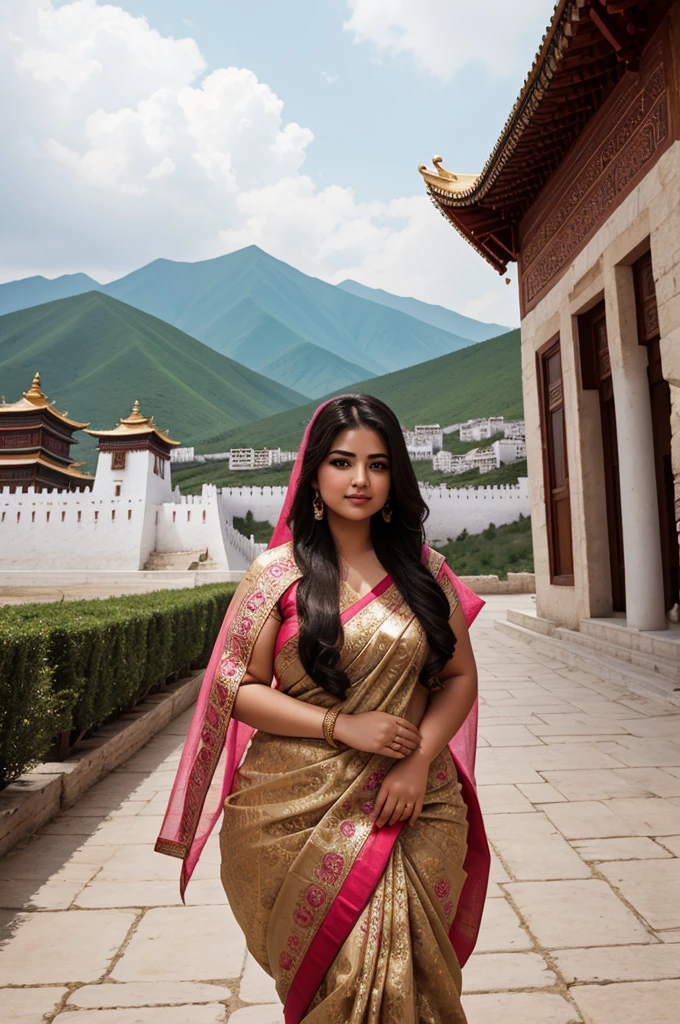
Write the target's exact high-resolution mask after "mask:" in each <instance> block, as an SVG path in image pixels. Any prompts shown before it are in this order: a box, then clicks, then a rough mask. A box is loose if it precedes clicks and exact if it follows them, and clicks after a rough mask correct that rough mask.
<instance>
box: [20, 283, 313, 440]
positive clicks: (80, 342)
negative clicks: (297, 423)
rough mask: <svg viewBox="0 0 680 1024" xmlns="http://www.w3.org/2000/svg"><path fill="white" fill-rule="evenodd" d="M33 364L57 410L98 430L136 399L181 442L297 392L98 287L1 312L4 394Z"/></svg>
mask: <svg viewBox="0 0 680 1024" xmlns="http://www.w3.org/2000/svg"><path fill="white" fill-rule="evenodd" d="M36 369H40V371H41V377H42V383H43V387H44V390H45V392H46V393H47V394H48V395H49V397H50V399H51V400H54V401H55V404H56V407H57V408H58V409H59V408H69V409H70V410H71V412H72V414H73V415H74V416H76V417H77V418H78V419H80V420H89V421H91V422H92V423H93V424H94V426H96V427H101V428H107V427H110V426H113V425H114V423H116V422H117V420H118V419H119V418H120V417H121V416H124V415H127V413H128V412H129V408H130V407H131V405H132V402H133V401H134V399H139V401H140V403H141V404H142V408H143V410H144V411H145V412H146V414H147V415H152V414H153V415H154V416H155V418H156V420H157V422H159V423H162V424H163V429H165V427H168V428H169V430H170V434H171V436H174V438H175V440H179V441H181V442H182V443H183V444H191V443H192V442H193V440H194V439H196V438H197V437H199V436H204V435H205V434H206V433H209V432H211V431H212V430H214V427H215V426H217V425H218V424H222V429H229V428H230V427H233V426H236V425H237V424H238V423H240V422H246V421H254V420H257V419H261V418H262V417H263V416H266V415H269V414H270V413H271V409H272V408H276V407H278V410H279V411H280V410H283V409H291V408H295V407H296V406H297V405H301V404H303V403H304V402H305V400H306V396H304V395H301V394H298V393H297V392H295V391H293V390H292V389H290V388H286V387H284V386H283V385H280V384H277V383H276V382H275V381H273V380H271V379H270V378H268V377H266V376H264V375H262V374H258V373H256V372H255V371H253V370H250V369H248V368H247V367H244V366H242V365H240V364H239V363H237V362H235V361H234V360H232V359H230V358H228V357H227V356H223V355H221V354H220V353H218V352H215V351H214V349H211V348H210V347H209V346H207V345H204V344H203V343H202V342H200V341H197V340H196V339H195V338H192V337H191V336H190V335H188V334H186V333H185V332H183V331H180V330H178V329H177V328H175V327H172V326H170V325H169V324H167V323H165V322H164V321H161V320H158V318H156V317H151V316H149V314H147V313H143V312H142V311H141V310H139V309H137V308H136V307H134V306H130V305H128V304H126V303H123V302H121V301H120V300H118V299H114V298H112V297H111V296H108V295H104V294H102V293H101V292H100V291H90V292H86V293H83V294H81V295H77V296H71V297H69V298H65V299H57V300H55V301H53V302H50V303H43V304H41V305H39V306H33V307H30V308H29V309H26V310H19V311H15V312H13V313H8V314H6V315H5V316H2V317H0V373H1V374H2V380H3V391H4V392H5V396H6V399H7V401H8V402H13V401H16V400H18V399H19V398H20V396H21V394H22V392H23V391H25V390H26V389H27V386H28V384H29V383H30V380H31V378H32V376H33V374H34V373H35V370H36ZM180 411H181V412H180ZM218 429H220V428H219V427H218Z"/></svg>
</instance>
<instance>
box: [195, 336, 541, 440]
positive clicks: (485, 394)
mask: <svg viewBox="0 0 680 1024" xmlns="http://www.w3.org/2000/svg"><path fill="white" fill-rule="evenodd" d="M345 392H364V393H366V394H368V395H375V396H376V397H377V398H381V399H382V400H383V401H384V402H387V404H388V405H389V406H391V408H392V409H394V411H395V413H396V414H397V416H398V417H399V419H400V421H401V423H402V425H403V426H405V427H411V428H413V427H414V426H415V424H416V423H441V425H442V426H443V427H444V426H448V424H450V423H458V422H464V421H465V420H468V419H473V418H475V417H478V416H489V415H492V414H493V415H498V416H505V418H506V419H521V418H522V417H523V416H524V410H523V404H522V373H521V362H520V334H519V331H518V330H517V331H510V332H509V333H507V334H502V335H501V336H500V337H498V338H491V339H490V340H489V341H483V342H480V343H479V344H478V345H470V346H469V347H468V348H463V349H460V350H459V351H457V352H451V353H449V354H448V355H444V356H439V357H438V358H437V359H428V360H427V362H424V363H418V364H417V365H416V366H409V367H407V368H406V369H404V370H397V371H396V372H395V373H387V374H384V375H382V376H380V377H373V378H371V379H370V380H366V381H360V382H359V383H357V384H354V385H352V386H351V387H347V388H344V389H343V390H342V391H338V392H335V394H342V393H345ZM326 397H328V396H326ZM317 405H319V401H314V402H310V403H308V404H306V405H301V406H299V407H298V408H296V409H289V410H287V411H286V412H282V413H277V414H276V415H272V416H267V417H266V419H262V420H260V421H259V422H257V423H249V424H248V425H247V426H246V425H245V424H244V425H242V426H239V427H236V428H233V429H230V430H228V431H224V432H220V431H215V432H213V433H211V434H206V435H205V437H204V438H203V440H202V441H201V442H200V443H198V444H197V446H196V447H197V450H198V451H199V452H221V451H229V449H230V448H241V447H245V448H264V447H265V446H266V447H269V448H276V447H281V448H283V449H284V450H295V449H296V448H298V447H299V445H300V441H301V440H302V435H303V433H304V430H305V427H306V426H307V424H308V422H309V420H310V419H311V417H312V415H313V413H314V410H315V409H316V407H317ZM478 446H479V445H478V444H477V443H475V444H472V445H471V447H473V448H474V447H478Z"/></svg>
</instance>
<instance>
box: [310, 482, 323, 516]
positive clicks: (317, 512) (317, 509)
mask: <svg viewBox="0 0 680 1024" xmlns="http://www.w3.org/2000/svg"><path fill="white" fill-rule="evenodd" d="M312 506H313V508H314V518H315V519H316V520H317V521H319V520H321V519H323V510H324V504H323V498H322V497H321V491H319V490H317V492H316V494H315V496H314V501H313V502H312Z"/></svg>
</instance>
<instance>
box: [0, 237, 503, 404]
mask: <svg viewBox="0 0 680 1024" xmlns="http://www.w3.org/2000/svg"><path fill="white" fill-rule="evenodd" d="M93 289H96V290H98V291H101V292H102V293H103V294H105V295H110V296H111V297H113V298H116V299H119V300H121V301H122V302H126V303H127V304H128V305H131V306H135V307H136V308H137V309H140V310H142V311H143V312H145V313H149V314H150V315H152V316H155V317H159V318H160V319H161V320H164V321H166V322H167V323H170V324H172V325H173V326H174V327H177V328H178V329H179V330H181V331H185V332H186V333H187V334H190V335H191V336H192V337H193V338H198V339H199V341H202V342H204V343H205V344H206V345H209V346H210V347H211V348H212V349H214V350H215V351H216V352H220V353H221V354H222V355H225V356H229V357H230V358H231V359H235V360H236V361H237V362H239V363H242V364H243V365H245V366H247V367H249V368H250V369H251V370H257V371H258V372H261V373H266V374H267V375H270V374H275V375H278V376H276V377H275V379H278V380H279V381H280V382H281V383H282V384H284V385H287V386H288V387H292V388H294V389H295V390H298V391H302V392H303V393H304V394H305V395H306V396H307V397H316V396H318V395H319V394H320V393H321V392H320V390H319V389H324V390H337V389H338V388H344V387H346V386H347V384H348V383H350V382H351V381H352V380H365V379H368V378H370V377H371V376H372V375H374V374H378V375H380V374H385V373H390V372H393V371H395V370H398V369H402V368H404V367H407V366H413V365H415V364H416V363H420V362H423V361H425V360H429V359H432V358H434V357H436V356H440V355H444V354H446V353H448V352H453V351H456V350H458V349H460V348H463V347H465V346H467V345H469V344H471V342H474V341H478V340H481V339H482V338H487V337H489V334H496V333H500V332H501V331H502V330H503V328H500V327H497V325H494V324H481V323H478V322H477V321H475V320H471V319H470V318H468V317H462V316H459V314H457V313H454V312H452V311H451V310H447V309H444V308H443V307H439V306H431V305H429V304H428V303H424V302H418V301H417V300H416V299H408V298H400V297H399V296H396V295H389V293H387V292H384V291H381V290H379V289H372V288H365V287H364V286H362V285H359V284H357V283H356V282H351V281H349V282H345V283H344V285H343V286H341V287H338V286H336V285H330V284H326V283H325V282H324V281H320V280H318V279H317V278H314V277H309V276H308V275H306V274H302V273H301V272H300V271H298V270H295V269H294V268H293V267H290V266H288V264H286V263H283V262H282V261H281V260H277V259H274V257H272V256H269V255H268V254H267V253H265V252H263V251H262V250H261V249H259V248H258V247H257V246H254V245H252V246H248V247H247V248H245V249H240V250H239V251H238V252H233V253H230V254H228V255H226V256H220V257H218V258H217V259H212V260H204V261H202V262H200V263H177V262H173V261H172V260H164V259H159V260H155V261H154V262H153V263H149V264H148V265H147V266H145V267H141V268H140V269H139V270H136V271H134V272H133V273H131V274H127V275H126V276H125V277H122V278H120V279H119V280H117V281H112V282H110V283H109V284H107V285H98V284H97V282H96V281H93V280H92V278H89V277H87V275H85V274H72V275H64V276H62V277H59V278H56V279H55V280H52V281H49V280H46V279H45V278H41V277H34V278H27V279H26V280H23V281H12V282H9V283H8V284H2V285H0V313H9V312H11V311H15V310H18V309H25V308H28V307H31V306H35V305H38V304H40V303H45V302H49V301H52V300H54V299H57V298H63V297H66V296H73V295H76V294H80V293H83V292H86V291H91V290H93ZM300 346H304V347H300ZM310 346H315V348H316V350H317V351H315V350H314V349H312V348H311V347H310ZM291 349H292V350H293V351H294V353H295V356H294V363H295V365H293V366H292V367H288V366H287V357H286V353H287V352H289V350H291ZM303 352H305V353H306V354H307V356H309V358H310V360H311V364H310V366H309V369H308V371H305V372H301V371H302V369H303V368H304V367H303V365H302V361H301V360H300V355H301V353H303ZM265 367H269V369H265Z"/></svg>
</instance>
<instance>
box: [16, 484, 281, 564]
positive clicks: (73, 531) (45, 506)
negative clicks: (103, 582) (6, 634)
mask: <svg viewBox="0 0 680 1024" xmlns="http://www.w3.org/2000/svg"><path fill="white" fill-rule="evenodd" d="M262 547H263V546H262V545H259V544H254V543H252V542H251V541H250V538H248V537H244V536H243V535H242V534H240V533H239V532H238V531H237V530H234V529H233V525H232V523H231V518H230V517H227V516H226V515H225V512H224V508H223V506H222V505H221V503H220V502H219V501H218V498H217V488H216V487H215V486H214V485H206V486H205V487H204V488H203V494H201V495H183V496H181V497H180V496H177V500H175V501H169V502H164V503H163V504H154V503H151V502H148V501H145V500H144V499H143V498H136V499H130V500H125V499H123V498H122V497H121V498H108V499H103V498H101V499H96V498H95V497H94V495H93V492H85V493H69V492H67V491H61V492H60V491H57V490H53V491H45V490H43V491H42V492H40V493H38V494H36V493H35V492H34V490H33V488H29V489H28V491H27V492H26V493H21V492H19V493H14V494H12V493H10V491H9V488H0V567H1V568H2V569H22V570H30V569H40V570H44V571H47V570H67V569H70V570H87V569H97V570H115V571H118V572H130V571H137V570H140V569H142V568H143V567H144V565H145V563H146V560H147V558H148V557H149V555H150V554H151V553H152V552H153V551H159V552H169V551H198V550H205V549H206V548H207V549H208V552H209V557H210V560H211V562H212V563H214V564H213V568H215V569H218V570H223V571H239V570H243V569H247V567H248V566H249V565H250V563H251V562H252V560H253V558H254V557H255V556H256V555H257V554H258V552H259V551H261V550H262Z"/></svg>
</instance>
